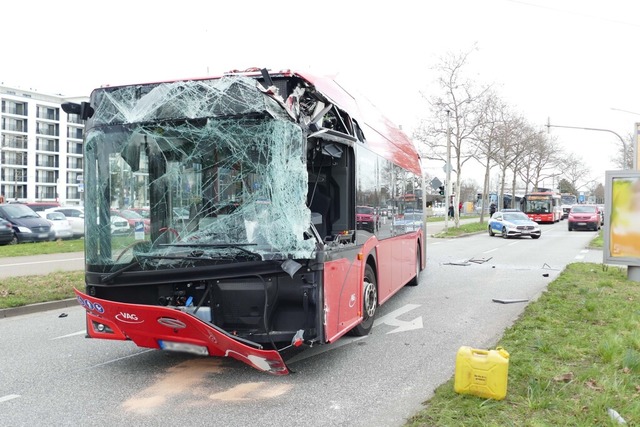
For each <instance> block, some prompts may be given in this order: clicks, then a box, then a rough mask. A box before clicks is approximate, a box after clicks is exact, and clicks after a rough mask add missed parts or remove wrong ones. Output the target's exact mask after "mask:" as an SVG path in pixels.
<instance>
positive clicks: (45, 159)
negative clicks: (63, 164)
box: [36, 154, 58, 168]
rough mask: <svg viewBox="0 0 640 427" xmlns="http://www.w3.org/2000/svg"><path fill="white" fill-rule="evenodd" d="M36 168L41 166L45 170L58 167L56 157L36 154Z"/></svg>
mask: <svg viewBox="0 0 640 427" xmlns="http://www.w3.org/2000/svg"><path fill="white" fill-rule="evenodd" d="M36 166H42V167H46V168H57V167H58V156H57V155H55V156H52V155H47V154H38V155H37V156H36Z"/></svg>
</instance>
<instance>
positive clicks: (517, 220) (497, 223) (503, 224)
mask: <svg viewBox="0 0 640 427" xmlns="http://www.w3.org/2000/svg"><path fill="white" fill-rule="evenodd" d="M488 231H489V236H495V235H496V234H500V235H502V237H503V238H505V239H508V238H509V237H520V236H530V237H531V238H532V239H539V238H540V236H542V230H541V229H540V225H539V224H538V223H537V222H535V221H532V220H531V218H529V217H528V216H527V215H526V214H525V213H524V212H521V211H518V210H515V209H505V210H504V211H498V212H496V213H494V214H493V215H492V216H491V219H490V220H489V226H488Z"/></svg>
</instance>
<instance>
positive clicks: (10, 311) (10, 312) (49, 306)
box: [0, 298, 78, 319]
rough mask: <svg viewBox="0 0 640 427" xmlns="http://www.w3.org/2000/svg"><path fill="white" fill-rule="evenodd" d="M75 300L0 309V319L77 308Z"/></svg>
mask: <svg viewBox="0 0 640 427" xmlns="http://www.w3.org/2000/svg"><path fill="white" fill-rule="evenodd" d="M77 305H78V301H77V300H76V299H75V298H69V299H63V300H60V301H50V302H41V303H38V304H29V305H23V306H22V307H13V308H1V309H0V319H4V318H6V317H14V316H22V315H24V314H33V313H40V312H42V311H48V310H59V309H61V308H66V307H72V306H77Z"/></svg>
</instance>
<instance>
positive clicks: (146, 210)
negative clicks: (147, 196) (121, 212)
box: [129, 207, 149, 219]
mask: <svg viewBox="0 0 640 427" xmlns="http://www.w3.org/2000/svg"><path fill="white" fill-rule="evenodd" d="M129 210H131V211H134V212H136V213H137V214H139V215H140V216H141V217H142V218H146V219H149V208H148V207H146V208H129Z"/></svg>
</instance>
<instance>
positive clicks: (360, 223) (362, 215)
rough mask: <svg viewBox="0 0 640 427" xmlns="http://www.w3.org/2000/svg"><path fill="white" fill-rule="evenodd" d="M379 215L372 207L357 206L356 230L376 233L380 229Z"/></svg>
mask: <svg viewBox="0 0 640 427" xmlns="http://www.w3.org/2000/svg"><path fill="white" fill-rule="evenodd" d="M379 225H380V224H379V223H378V215H376V212H375V209H373V208H372V207H370V206H356V228H357V229H358V230H367V231H368V232H370V233H375V232H376V230H377V229H378V226H379Z"/></svg>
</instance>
